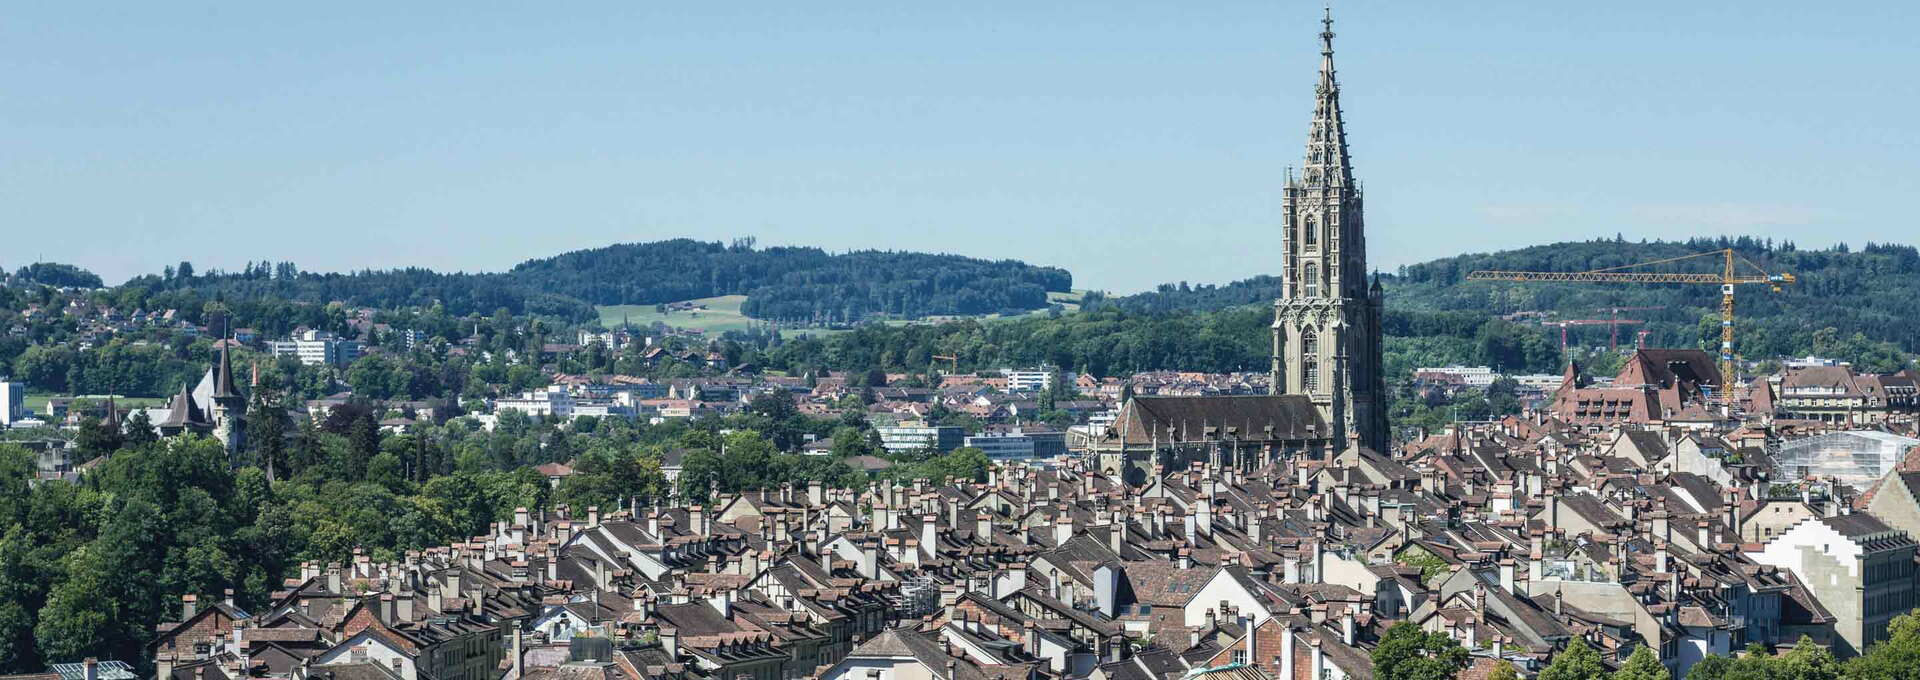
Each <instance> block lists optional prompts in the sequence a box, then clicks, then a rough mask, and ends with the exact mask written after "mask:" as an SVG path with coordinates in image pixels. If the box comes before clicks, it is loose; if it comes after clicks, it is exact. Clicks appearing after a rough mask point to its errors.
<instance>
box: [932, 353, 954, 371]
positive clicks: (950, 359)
mask: <svg viewBox="0 0 1920 680" xmlns="http://www.w3.org/2000/svg"><path fill="white" fill-rule="evenodd" d="M933 360H934V361H945V362H947V375H954V374H957V373H959V372H960V357H957V356H953V355H949V354H935V355H933Z"/></svg>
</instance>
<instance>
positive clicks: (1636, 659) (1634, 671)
mask: <svg viewBox="0 0 1920 680" xmlns="http://www.w3.org/2000/svg"><path fill="white" fill-rule="evenodd" d="M1613 680H1673V674H1672V673H1670V672H1668V671H1667V667H1666V666H1665V665H1664V664H1661V663H1660V659H1659V658H1658V657H1655V656H1654V655H1653V648H1652V647H1650V646H1647V645H1640V646H1638V647H1636V648H1634V650H1633V654H1632V655H1630V656H1628V657H1627V662H1626V663H1625V664H1624V665H1622V666H1621V667H1620V672H1618V673H1615V674H1613Z"/></svg>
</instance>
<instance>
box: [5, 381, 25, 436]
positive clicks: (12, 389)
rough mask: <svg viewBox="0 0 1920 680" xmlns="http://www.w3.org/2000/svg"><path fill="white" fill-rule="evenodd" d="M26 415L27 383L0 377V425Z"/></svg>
mask: <svg viewBox="0 0 1920 680" xmlns="http://www.w3.org/2000/svg"><path fill="white" fill-rule="evenodd" d="M25 417H27V385H26V384H25V383H17V382H13V381H10V380H5V379H0V427H12V426H13V421H16V420H19V419H21V418H25Z"/></svg>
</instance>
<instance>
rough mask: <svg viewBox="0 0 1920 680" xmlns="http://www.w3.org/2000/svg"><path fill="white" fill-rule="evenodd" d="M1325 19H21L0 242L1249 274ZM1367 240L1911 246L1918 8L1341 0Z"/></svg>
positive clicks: (345, 265)
mask: <svg viewBox="0 0 1920 680" xmlns="http://www.w3.org/2000/svg"><path fill="white" fill-rule="evenodd" d="M1319 15H1320V4H1319V3H1318V2H1295V1H1291V0H1282V1H1276V0H1266V1H1261V2H1239V1H1228V0H1204V1H1199V2H1165V1H1153V2H1130V1H1125V0H1099V1H1089V2H1077V1H1067V0H1050V1H1045V2H1035V1H1033V0H1018V1H1008V2H999V1H985V0H982V1H976V2H964V3H933V2H904V3H903V2H832V1H830V0H823V1H821V2H753V1H747V0H738V1H733V2H662V1H657V0H627V1H624V2H605V3H597V2H559V3H488V2H478V3H476V2H461V3H439V2H424V1H423V2H405V3H396V2H379V3H359V2H332V3H304V4H299V5H296V4H294V3H273V2H265V3H254V2H238V3H231V2H230V3H223V4H221V5H213V6H197V5H195V4H193V3H188V2H165V3H160V2H141V3H80V2H53V3H17V4H15V5H12V6H10V7H9V8H8V9H7V11H6V12H5V13H4V16H0V265H4V266H7V267H9V268H11V267H18V266H20V265H22V264H26V263H28V262H30V261H32V260H33V259H35V258H36V257H39V258H44V259H48V260H55V261H65V262H73V263H76V264H80V265H82V266H85V267H88V268H91V269H93V270H95V271H97V272H99V273H101V274H102V275H103V276H105V277H106V278H107V279H108V280H109V281H110V282H118V281H120V280H123V279H124V278H126V277H127V276H130V275H133V274H138V273H145V272H156V271H158V270H159V269H160V268H161V267H162V266H164V265H166V264H169V263H172V262H177V261H180V260H182V259H186V260H191V261H193V262H194V264H195V265H196V267H198V268H200V269H203V270H204V269H206V268H208V267H221V268H228V269H233V268H238V267H239V266H240V265H241V264H242V263H244V262H246V261H249V260H276V261H278V260H292V261H294V262H296V263H297V264H299V265H300V266H301V267H302V268H305V269H318V270H338V269H359V268H366V267H374V268H382V267H392V266H403V265H423V266H428V267H433V268H436V269H449V270H451V269H463V270H469V271H472V270H495V269H502V268H505V267H508V266H510V265H512V264H513V263H514V262H517V261H520V260H522V259H525V258H528V257H534V256H542V255H548V254H553V253H558V252H562V251H565V250H571V249H577V248H587V247H594V246H600V245H606V244H609V243H615V242H622V241H643V240H654V239H661V238H669V237H679V236H691V237H695V238H702V239H707V240H725V239H730V238H733V237H737V236H755V237H757V238H758V239H759V241H760V243H762V244H805V245H817V246H821V247H825V248H828V249H830V250H835V251H839V250H847V249H854V248H870V247H871V248H891V249H911V250H928V251H943V252H954V253H961V254H966V255H974V256H983V257H1013V258H1019V259H1023V260H1027V261H1030V262H1035V263H1041V264H1052V265H1060V266H1064V267H1067V268H1068V269H1070V270H1071V271H1073V272H1074V274H1075V275H1076V277H1077V283H1078V285H1081V286H1083V287H1096V288H1104V289H1109V290H1115V291H1122V292H1124V291H1132V290H1138V289H1142V288H1147V287H1151V286H1152V285H1153V284H1155V283H1159V282H1164V281H1178V280H1187V281H1193V282H1225V281H1229V280H1233V279H1237V278H1243V277H1245V276H1248V275H1252V274H1258V273H1266V272H1272V271H1273V270H1274V265H1273V262H1272V256H1273V254H1274V253H1276V252H1278V250H1279V242H1278V236H1277V232H1276V218H1275V215H1276V214H1277V209H1278V204H1279V191H1278V190H1279V187H1280V182H1281V177H1282V175H1283V173H1284V172H1285V169H1286V168H1287V167H1288V166H1290V165H1297V164H1299V162H1300V160H1299V159H1300V156H1301V153H1302V151H1301V148H1302V143H1303V141H1304V138H1305V134H1306V126H1307V121H1308V118H1309V115H1310V106H1311V98H1312V85H1313V82H1314V69H1315V68H1316V65H1317V62H1318V59H1319V55H1318V53H1317V51H1318V48H1317V45H1316V40H1317V39H1316V37H1315V34H1316V33H1318V31H1319V28H1320V27H1319V23H1318V19H1319ZM1334 15H1335V19H1336V21H1337V22H1338V23H1337V24H1336V26H1335V31H1336V32H1337V33H1338V34H1339V37H1338V39H1337V41H1336V42H1337V48H1338V50H1339V53H1338V56H1337V57H1336V59H1337V61H1338V63H1339V65H1340V75H1341V80H1342V84H1343V86H1344V102H1345V108H1346V112H1347V123H1348V126H1349V127H1348V133H1349V137H1350V140H1351V143H1352V147H1353V154H1354V159H1355V165H1356V167H1357V172H1358V176H1359V177H1360V178H1361V180H1362V182H1364V183H1365V186H1366V187H1367V190H1368V206H1367V211H1368V214H1367V218H1368V229H1369V235H1370V240H1371V251H1372V252H1371V257H1372V258H1373V262H1374V263H1375V264H1376V265H1377V266H1380V267H1382V268H1388V269H1390V268H1392V267H1394V266H1397V265H1401V264H1407V263H1410V262H1417V261H1421V260H1424V259H1427V258H1430V257H1436V256H1442V255H1450V254H1455V253H1459V252H1468V251H1484V250H1489V249H1497V248H1504V247H1509V246H1518V245H1525V244H1533V243H1542V242H1549V241H1554V240H1562V239H1583V238H1590V237H1595V236H1602V235H1604V236H1609V237H1610V236H1612V235H1613V234H1615V233H1621V234H1624V235H1626V236H1627V237H1629V238H1638V237H1660V236H1667V237H1685V236H1690V235H1701V234H1754V235H1758V236H1770V237H1774V238H1789V239H1793V240H1795V241H1796V242H1798V243H1800V244H1802V245H1803V246H1817V245H1827V244H1831V243H1833V242H1834V241H1836V240H1845V241H1848V242H1851V243H1854V244H1856V245H1857V244H1858V243H1861V242H1864V241H1868V240H1880V241H1901V242H1909V243H1913V242H1920V221H1917V220H1916V218H1915V217H1914V208H1913V202H1914V199H1915V197H1916V196H1920V172H1916V171H1917V170H1920V160H1916V151H1920V39H1916V38H1915V29H1916V27H1920V3H1914V2H1910V1H1901V2H1855V3H1823V2H1807V1H1805V0H1795V1H1792V2H1760V1H1744V2H1732V1H1727V2H1705V1H1701V2H1671V1H1663V2H1609V3H1594V2H1579V3H1575V2H1537V1H1528V2H1462V3H1446V2H1428V1H1425V0H1421V1H1406V2H1382V1H1378V0H1372V1H1365V2H1360V1H1348V2H1339V3H1337V6H1336V7H1335V8H1334Z"/></svg>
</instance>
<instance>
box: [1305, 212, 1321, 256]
mask: <svg viewBox="0 0 1920 680" xmlns="http://www.w3.org/2000/svg"><path fill="white" fill-rule="evenodd" d="M1305 233H1306V239H1307V240H1306V244H1307V247H1308V248H1312V247H1314V246H1317V245H1320V223H1319V221H1317V220H1315V219H1313V216H1312V215H1308V216H1307V225H1306V228H1305Z"/></svg>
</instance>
